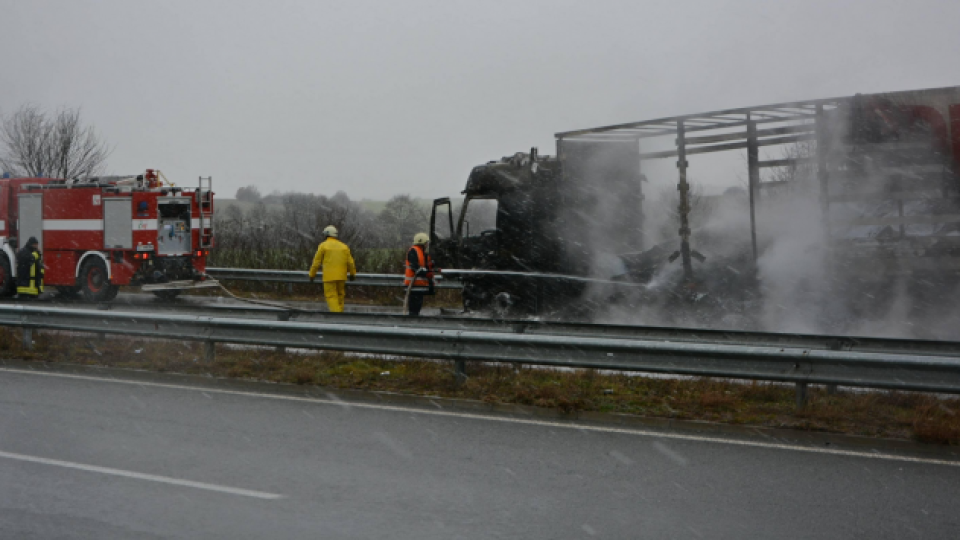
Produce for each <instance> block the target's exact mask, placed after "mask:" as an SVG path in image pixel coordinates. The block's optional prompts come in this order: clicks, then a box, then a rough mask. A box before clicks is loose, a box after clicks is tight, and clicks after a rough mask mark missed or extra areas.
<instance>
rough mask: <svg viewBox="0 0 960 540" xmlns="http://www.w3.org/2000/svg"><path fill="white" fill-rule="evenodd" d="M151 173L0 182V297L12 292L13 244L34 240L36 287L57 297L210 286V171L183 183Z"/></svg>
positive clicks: (170, 292) (96, 298)
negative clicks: (194, 182)
mask: <svg viewBox="0 0 960 540" xmlns="http://www.w3.org/2000/svg"><path fill="white" fill-rule="evenodd" d="M158 173H159V171H156V170H153V169H148V170H147V171H146V172H145V173H144V174H142V175H136V176H128V177H116V176H115V177H106V178H104V177H101V178H91V179H86V180H54V179H49V178H12V179H2V180H0V296H10V295H12V294H14V292H15V291H16V271H17V265H16V251H17V248H18V246H22V245H24V244H25V243H26V241H27V239H29V238H30V237H36V239H37V240H38V241H39V243H40V250H41V252H42V254H43V261H44V267H45V279H44V282H45V285H47V286H53V287H56V288H57V290H58V291H59V293H60V294H61V295H63V296H76V295H82V296H83V298H84V299H86V300H88V301H93V302H103V301H109V300H112V299H113V298H114V297H116V295H117V291H118V290H119V287H120V286H122V285H139V286H141V287H142V290H144V291H149V292H153V293H154V294H156V295H157V296H160V297H161V298H172V297H174V296H176V295H177V294H179V293H180V292H182V291H183V290H185V289H192V288H200V287H215V286H218V283H217V282H216V281H215V280H212V279H209V278H205V276H204V270H205V269H206V258H207V256H208V255H209V254H210V248H212V247H213V191H212V189H211V187H212V186H211V179H210V178H201V179H200V184H199V186H198V187H197V188H192V189H185V188H182V187H177V186H175V185H172V184H169V183H166V184H165V183H163V182H161V181H160V178H159V177H160V176H162V174H158Z"/></svg>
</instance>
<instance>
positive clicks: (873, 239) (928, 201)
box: [431, 87, 960, 313]
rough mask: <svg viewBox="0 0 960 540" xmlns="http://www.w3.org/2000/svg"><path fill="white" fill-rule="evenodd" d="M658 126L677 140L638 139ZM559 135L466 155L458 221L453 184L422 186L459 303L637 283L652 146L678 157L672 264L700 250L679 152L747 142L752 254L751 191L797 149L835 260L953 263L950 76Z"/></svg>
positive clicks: (953, 269) (955, 140) (956, 244)
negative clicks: (548, 144) (528, 145)
mask: <svg viewBox="0 0 960 540" xmlns="http://www.w3.org/2000/svg"><path fill="white" fill-rule="evenodd" d="M657 137H659V138H663V137H673V138H674V141H673V142H674V144H673V145H672V146H673V148H668V149H665V150H660V149H658V150H657V151H643V149H644V147H645V146H646V144H645V140H647V139H653V138H657ZM661 140H662V139H661ZM797 143H805V144H806V145H807V146H806V147H807V148H809V149H810V151H809V152H808V153H807V154H806V155H803V156H798V157H795V158H784V159H761V154H760V149H761V148H763V147H771V146H773V147H776V146H780V147H781V148H782V147H783V145H791V144H797ZM556 146H557V148H556V152H557V156H559V159H558V158H557V157H549V156H540V155H537V152H536V150H532V151H531V153H530V154H525V153H520V154H516V155H514V156H512V157H507V158H503V159H502V160H500V161H495V162H494V161H491V162H489V163H487V164H485V165H480V166H478V167H475V168H474V169H473V170H472V171H471V173H470V176H469V178H468V180H467V185H466V188H465V189H464V191H463V195H464V196H465V199H464V201H463V206H462V208H461V211H460V214H459V217H458V219H457V220H456V222H454V218H453V208H452V203H451V200H450V199H449V198H443V199H437V200H435V201H434V207H433V212H432V215H431V243H432V246H431V247H432V251H433V256H434V258H435V259H436V260H437V261H438V264H440V265H442V266H443V267H445V268H460V269H463V270H464V272H463V275H462V276H461V278H462V280H463V282H464V284H465V288H464V305H465V308H466V309H468V310H479V309H487V308H490V307H497V306H498V305H499V306H500V307H503V306H504V305H509V306H513V307H519V308H520V311H523V312H525V313H538V312H544V311H546V310H550V309H552V307H554V306H555V305H561V304H563V303H566V302H569V300H571V299H575V298H577V297H579V296H580V295H582V293H583V291H584V290H585V288H586V287H589V286H590V283H591V280H592V279H599V280H613V281H616V282H619V283H622V284H623V285H624V286H626V285H627V284H634V285H636V284H637V283H642V282H643V276H640V275H639V274H638V272H636V271H634V270H635V269H634V268H631V264H630V263H631V261H632V260H633V261H635V260H637V259H638V258H642V255H643V253H644V249H645V248H647V246H645V245H644V210H643V201H644V196H643V190H642V180H643V179H644V178H643V176H642V174H641V172H642V171H643V170H644V168H645V163H648V162H649V160H656V159H671V160H675V162H676V167H677V178H678V183H677V189H678V191H679V208H678V209H677V210H678V211H677V214H678V216H679V223H678V224H679V228H678V231H677V232H678V237H679V243H678V244H679V245H678V249H676V250H675V251H673V252H672V253H669V254H668V255H669V256H670V257H669V258H670V260H671V261H672V260H675V259H679V261H680V262H679V264H680V265H682V270H683V272H682V274H683V277H684V280H685V281H687V282H691V283H692V282H695V281H696V279H697V276H696V272H695V265H694V262H695V260H697V259H698V258H700V257H702V256H701V255H700V254H699V253H698V252H697V250H696V249H694V246H692V245H691V244H692V243H691V227H690V221H689V217H690V210H691V205H690V184H689V182H688V179H687V172H688V169H689V167H690V163H689V161H688V157H689V156H694V155H697V154H708V153H714V152H724V151H746V157H747V173H748V174H747V178H748V189H747V191H748V196H749V222H750V225H749V232H748V233H746V234H749V235H750V243H751V245H752V253H751V254H750V255H752V260H753V263H754V264H755V263H756V260H757V257H758V256H759V253H758V246H757V228H758V223H757V207H758V205H759V204H760V203H761V200H762V198H763V197H765V196H767V195H765V194H767V193H773V192H775V191H776V190H777V189H780V188H782V187H783V186H777V185H775V184H777V183H776V182H761V170H762V169H765V168H777V167H796V166H798V165H799V164H804V165H806V166H807V167H808V169H809V170H812V171H813V175H812V176H813V179H812V181H814V182H815V183H816V184H817V186H816V190H817V192H818V195H817V196H818V197H819V206H820V215H819V216H811V217H810V219H820V220H822V222H823V223H824V224H825V227H824V231H825V232H824V245H825V246H827V248H828V252H829V254H830V257H832V258H834V261H833V263H832V264H833V265H834V267H835V268H837V267H840V266H842V265H849V264H856V263H857V261H861V262H863V261H868V263H869V264H871V265H876V264H878V263H877V262H878V261H879V264H880V266H881V267H882V272H883V273H886V274H890V273H893V274H896V273H904V272H908V273H909V272H938V273H940V274H944V275H947V276H949V278H950V279H957V272H958V271H960V181H958V171H960V87H948V88H937V89H927V90H915V91H904V92H892V93H882V94H869V95H861V94H858V95H855V96H850V97H843V98H833V99H821V100H810V101H801V102H792V103H778V104H773V105H765V106H760V107H747V108H738V109H728V110H721V111H714V112H708V113H702V114H692V115H684V116H675V117H668V118H659V119H655V120H647V121H641V122H631V123H625V124H618V125H612V126H604V127H598V128H592V129H583V130H577V131H568V132H563V133H557V134H556ZM485 200H486V201H490V200H492V201H495V202H496V211H495V218H486V221H487V223H486V224H485V225H483V226H482V227H477V226H476V224H471V212H472V211H473V209H474V207H475V206H477V205H478V204H482V203H481V201H485ZM851 207H854V208H856V211H850V209H851ZM491 211H492V210H491ZM600 217H602V219H599V218H600ZM601 237H602V239H603V241H602V242H601V241H599V239H600V238H601ZM611 239H612V243H611ZM597 246H603V249H602V250H598V249H597ZM611 258H616V259H619V260H620V263H621V268H625V270H624V271H623V272H622V273H620V274H619V275H617V273H616V272H609V271H601V270H602V269H598V265H599V266H600V267H602V266H604V265H607V264H608V263H609V261H610V260H611ZM878 273H879V271H878ZM576 277H579V278H582V279H574V278H576Z"/></svg>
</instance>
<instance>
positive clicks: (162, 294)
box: [153, 291, 180, 300]
mask: <svg viewBox="0 0 960 540" xmlns="http://www.w3.org/2000/svg"><path fill="white" fill-rule="evenodd" d="M153 294H155V295H157V298H159V299H160V300H173V299H174V298H176V297H178V296H180V291H154V292H153Z"/></svg>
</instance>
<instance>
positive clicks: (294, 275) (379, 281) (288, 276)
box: [206, 268, 462, 289]
mask: <svg viewBox="0 0 960 540" xmlns="http://www.w3.org/2000/svg"><path fill="white" fill-rule="evenodd" d="M206 273H207V274H208V275H210V276H213V277H215V278H216V279H218V280H221V281H223V280H229V279H232V280H240V281H269V282H275V283H309V282H310V275H309V272H303V271H297V270H259V269H250V268H207V270H206ZM321 279H322V278H320V276H318V279H317V282H316V283H317V284H320V281H321ZM347 285H353V286H361V285H362V286H365V287H403V286H404V285H403V275H401V274H360V273H358V274H357V278H356V279H355V280H354V281H348V282H347ZM436 287H437V288H438V289H460V288H462V285H461V284H460V283H459V282H458V281H456V280H451V279H449V278H444V277H443V276H437V279H436Z"/></svg>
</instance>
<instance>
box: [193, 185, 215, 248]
mask: <svg viewBox="0 0 960 540" xmlns="http://www.w3.org/2000/svg"><path fill="white" fill-rule="evenodd" d="M197 203H198V204H197V205H198V206H199V207H200V249H204V248H210V247H213V177H212V176H208V177H206V178H204V177H202V176H201V177H200V187H199V189H197ZM207 229H210V232H209V233H207Z"/></svg>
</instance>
